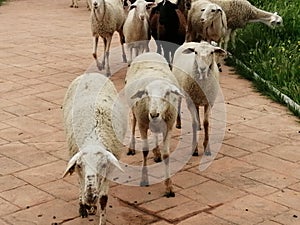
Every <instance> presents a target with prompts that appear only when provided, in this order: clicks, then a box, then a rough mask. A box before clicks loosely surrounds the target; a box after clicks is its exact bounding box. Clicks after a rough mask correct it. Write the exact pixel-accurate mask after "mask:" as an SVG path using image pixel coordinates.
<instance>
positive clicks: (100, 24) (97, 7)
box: [91, 0, 127, 76]
mask: <svg viewBox="0 0 300 225" xmlns="http://www.w3.org/2000/svg"><path fill="white" fill-rule="evenodd" d="M124 22H125V12H124V9H123V3H122V1H121V0H92V10H91V28H92V34H93V57H94V59H95V60H96V63H97V67H98V69H99V70H102V69H104V68H105V70H106V75H107V76H110V75H111V72H110V67H109V49H110V44H111V40H112V36H113V34H114V32H115V31H117V32H118V33H119V36H120V42H121V46H122V54H123V55H122V56H123V62H127V60H126V55H125V50H124V46H123V44H124V42H125V40H124V34H123V24H124ZM99 37H101V38H102V39H103V42H104V54H103V59H102V62H101V63H100V62H99V61H98V59H97V46H98V39H99Z"/></svg>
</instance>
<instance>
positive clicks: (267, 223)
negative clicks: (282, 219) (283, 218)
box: [257, 220, 280, 225]
mask: <svg viewBox="0 0 300 225" xmlns="http://www.w3.org/2000/svg"><path fill="white" fill-rule="evenodd" d="M279 224H280V223H276V222H274V221H271V220H265V221H264V222H262V223H258V224H257V225H279Z"/></svg>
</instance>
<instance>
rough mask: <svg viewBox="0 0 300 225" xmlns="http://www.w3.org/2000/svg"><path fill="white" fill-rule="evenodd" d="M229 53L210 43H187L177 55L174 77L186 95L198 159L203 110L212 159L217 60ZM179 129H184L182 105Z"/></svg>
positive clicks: (208, 147)
mask: <svg viewBox="0 0 300 225" xmlns="http://www.w3.org/2000/svg"><path fill="white" fill-rule="evenodd" d="M225 55H226V51H224V50H223V49H221V48H219V47H216V46H213V45H211V44H209V43H208V42H205V41H201V42H200V43H198V42H186V43H184V44H183V45H182V46H180V47H179V48H178V49H177V50H176V52H175V55H174V62H173V69H172V71H173V73H174V75H175V77H176V78H177V79H178V82H179V84H180V87H181V88H182V89H183V90H184V92H185V94H186V102H187V106H188V109H189V111H190V113H191V117H192V129H193V141H192V152H193V155H194V156H197V155H198V147H197V145H198V142H197V130H198V129H199V128H200V118H199V106H204V120H203V124H204V132H205V136H204V142H203V146H204V153H205V155H211V152H210V146H209V116H210V110H211V108H212V107H213V105H214V102H215V100H216V97H217V94H218V91H219V82H218V81H219V70H218V66H217V63H216V59H215V58H216V56H218V57H224V56H225ZM178 106H179V107H178V108H179V109H178V118H177V124H176V126H177V127H180V126H181V120H180V104H179V105H178Z"/></svg>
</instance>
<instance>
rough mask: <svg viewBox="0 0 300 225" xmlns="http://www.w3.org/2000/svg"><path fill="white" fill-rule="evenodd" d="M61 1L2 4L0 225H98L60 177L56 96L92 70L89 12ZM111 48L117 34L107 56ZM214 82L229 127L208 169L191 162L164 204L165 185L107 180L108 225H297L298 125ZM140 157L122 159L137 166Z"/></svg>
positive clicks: (115, 62)
mask: <svg viewBox="0 0 300 225" xmlns="http://www.w3.org/2000/svg"><path fill="white" fill-rule="evenodd" d="M69 4H70V2H69V1H68V0H65V1H61V0H54V1H46V0H40V1H34V0H23V1H9V2H8V3H7V4H5V5H3V6H1V7H0V21H1V26H0V165H1V167H0V224H1V225H2V224H3V225H6V224H9V225H31V224H41V225H44V224H45V225H46V224H51V223H55V222H57V223H59V224H66V225H76V224H78V225H79V224H91V225H93V224H98V216H90V217H89V218H85V219H82V218H79V217H78V205H77V204H78V203H77V198H78V185H77V177H76V175H73V176H71V177H67V178H65V179H62V178H61V175H62V173H63V171H64V169H65V166H66V163H67V160H68V152H67V149H66V143H65V135H64V131H63V125H62V113H61V104H62V100H63V96H64V94H65V91H66V88H67V86H68V85H69V84H70V82H71V81H72V80H73V79H74V78H75V77H77V76H78V75H81V74H83V73H84V72H85V71H86V70H87V69H89V71H93V70H95V66H94V63H93V60H92V56H91V49H92V41H91V32H90V24H89V12H88V11H87V9H86V8H85V3H84V1H80V2H79V8H78V9H72V8H69V7H68V6H69ZM118 46H119V42H118V37H117V35H115V36H114V40H113V44H112V49H116V47H118ZM102 47H103V46H102V44H101V45H100V48H102ZM101 51H102V50H101ZM111 66H112V67H114V68H117V69H116V70H119V69H121V70H120V71H119V72H118V73H116V74H114V75H113V76H112V78H111V79H112V80H113V81H114V83H115V84H116V87H117V89H118V90H121V89H122V87H123V85H124V79H123V78H124V74H125V71H126V65H125V64H123V63H122V62H121V55H120V54H112V56H111ZM220 82H221V87H222V90H223V94H224V97H225V103H226V111H227V113H226V116H227V120H226V123H227V124H226V125H227V127H226V133H225V138H224V141H223V145H222V148H221V151H220V152H219V153H218V155H217V157H216V159H215V160H214V161H213V163H212V164H211V165H210V167H209V168H208V169H206V170H205V171H202V172H200V171H199V170H198V166H199V158H192V159H190V161H189V162H187V164H186V165H185V166H184V167H183V169H182V170H181V171H179V172H178V173H177V174H176V175H174V176H173V182H174V188H175V192H176V197H175V198H169V199H168V198H165V197H163V192H164V184H163V182H159V183H156V184H152V185H150V186H149V187H137V186H128V185H121V184H117V183H112V184H111V189H110V192H109V195H110V198H109V203H108V205H109V207H108V210H107V214H108V225H130V224H132V225H146V224H151V225H169V224H178V225H195V224H196V225H200V224H201V225H202V224H207V225H216V224H218V225H219V224H220V225H221V224H222V225H229V224H241V225H245V224H260V225H278V224H287V225H292V224H295V225H296V224H300V153H299V150H300V149H299V146H300V133H299V131H300V125H299V119H297V118H296V117H294V116H292V115H291V113H290V112H289V111H288V110H287V109H286V108H285V107H283V106H281V105H279V104H277V103H274V102H273V101H271V100H270V99H267V98H265V97H263V96H261V95H260V94H259V93H257V92H256V91H255V90H254V89H253V88H252V85H251V83H250V82H248V81H247V80H244V79H242V78H240V77H239V76H238V75H236V74H235V73H234V72H233V70H232V69H231V68H227V67H224V72H222V74H221V81H220ZM185 113H186V112H184V114H185ZM188 122H189V121H188V120H187V123H188ZM187 137H188V134H187V133H184V131H182V133H181V131H178V130H175V131H174V137H173V140H174V141H173V142H172V147H175V146H176V145H177V143H178V141H181V142H182V143H183V144H184V147H183V148H186V147H188V146H189V141H187V140H188V139H186V138H187ZM200 137H201V138H202V134H201V136H200ZM201 138H200V139H201ZM141 158H142V157H141V154H140V153H138V154H137V155H136V156H134V157H128V156H126V154H124V156H123V158H122V160H124V161H126V162H130V163H133V164H135V165H139V164H140V162H141ZM150 161H151V159H150V160H149V162H150ZM175 163H176V162H175V161H174V165H175ZM177 163H179V162H177Z"/></svg>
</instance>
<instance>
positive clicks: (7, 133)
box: [0, 127, 32, 141]
mask: <svg viewBox="0 0 300 225" xmlns="http://www.w3.org/2000/svg"><path fill="white" fill-rule="evenodd" d="M0 137H1V138H3V139H5V140H8V141H19V140H23V139H25V138H30V137H32V134H30V133H28V132H24V131H23V130H20V129H17V128H14V127H9V128H6V129H2V130H0Z"/></svg>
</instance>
